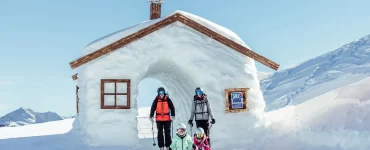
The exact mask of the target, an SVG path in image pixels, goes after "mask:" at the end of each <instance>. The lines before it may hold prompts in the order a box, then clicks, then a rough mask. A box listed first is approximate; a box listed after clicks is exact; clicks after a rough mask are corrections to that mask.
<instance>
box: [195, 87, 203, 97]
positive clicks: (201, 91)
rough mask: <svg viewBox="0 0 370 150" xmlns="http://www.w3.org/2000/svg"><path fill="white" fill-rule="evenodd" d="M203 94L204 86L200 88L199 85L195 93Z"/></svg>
mask: <svg viewBox="0 0 370 150" xmlns="http://www.w3.org/2000/svg"><path fill="white" fill-rule="evenodd" d="M202 94H203V89H202V88H200V87H197V88H196V89H195V95H202Z"/></svg>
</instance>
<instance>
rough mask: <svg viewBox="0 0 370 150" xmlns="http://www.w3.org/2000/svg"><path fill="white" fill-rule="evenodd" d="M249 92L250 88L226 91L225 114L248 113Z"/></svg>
mask: <svg viewBox="0 0 370 150" xmlns="http://www.w3.org/2000/svg"><path fill="white" fill-rule="evenodd" d="M248 90H249V88H230V89H225V98H226V105H225V112H226V113H237V112H244V111H248V103H247V98H248Z"/></svg>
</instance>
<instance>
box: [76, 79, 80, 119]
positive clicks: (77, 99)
mask: <svg viewBox="0 0 370 150" xmlns="http://www.w3.org/2000/svg"><path fill="white" fill-rule="evenodd" d="M78 89H79V87H78V86H77V85H76V110H77V113H78V101H79V98H78Z"/></svg>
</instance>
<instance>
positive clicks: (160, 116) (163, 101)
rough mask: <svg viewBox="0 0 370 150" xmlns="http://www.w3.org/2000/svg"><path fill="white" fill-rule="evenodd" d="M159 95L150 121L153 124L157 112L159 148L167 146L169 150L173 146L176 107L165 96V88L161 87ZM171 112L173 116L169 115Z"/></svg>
mask: <svg viewBox="0 0 370 150" xmlns="http://www.w3.org/2000/svg"><path fill="white" fill-rule="evenodd" d="M157 93H158V95H157V96H156V98H155V99H154V101H153V103H152V107H151V109H150V117H149V119H150V121H151V122H152V123H153V122H154V118H153V116H154V112H156V116H155V120H156V123H157V129H158V136H157V140H158V147H159V148H160V149H164V146H166V148H167V150H169V149H170V148H169V147H170V145H171V123H172V121H173V120H174V119H175V107H174V105H173V103H172V100H171V99H170V98H169V97H168V96H167V95H166V94H165V89H164V88H163V87H159V88H158V89H157ZM170 111H171V116H170V114H169V113H170ZM163 130H164V137H163Z"/></svg>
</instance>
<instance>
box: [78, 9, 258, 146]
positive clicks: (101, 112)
mask: <svg viewBox="0 0 370 150" xmlns="http://www.w3.org/2000/svg"><path fill="white" fill-rule="evenodd" d="M183 14H186V13H183ZM186 15H187V16H188V17H193V18H194V17H196V16H190V15H189V14H186ZM195 19H197V21H203V22H202V23H203V24H207V23H208V25H212V27H213V28H214V29H217V30H222V31H224V33H223V34H225V33H227V34H228V35H227V36H230V35H231V36H232V37H234V39H236V40H238V39H240V38H239V37H237V36H236V35H235V34H234V33H232V32H230V31H229V30H227V29H224V28H222V27H220V26H216V25H214V24H212V23H210V22H207V21H206V20H201V18H199V17H198V18H195ZM157 21H158V20H154V21H150V22H149V23H153V22H157ZM149 23H148V22H146V23H143V24H141V25H138V26H135V27H132V28H129V29H128V30H123V31H120V32H117V33H114V34H112V35H109V36H107V37H104V38H103V39H101V40H99V41H97V42H95V43H93V44H92V45H89V47H88V48H87V49H86V53H90V52H91V50H92V49H95V50H96V49H98V48H100V47H103V46H105V45H107V44H110V43H111V42H114V41H115V40H117V39H118V38H119V37H120V38H122V37H124V36H125V35H127V34H128V33H127V32H130V31H133V30H134V29H135V28H142V27H144V26H148V24H149ZM238 42H239V43H242V41H238ZM80 69H81V70H80V71H79V74H78V86H79V87H80V89H79V95H78V96H79V98H80V104H79V111H80V113H79V115H78V116H77V117H76V120H75V123H74V129H75V130H78V131H79V133H80V134H81V135H83V139H84V140H85V141H86V142H87V143H88V144H90V145H93V146H105V145H110V146H135V145H137V144H140V140H139V138H138V131H137V118H136V117H137V115H138V112H137V102H136V98H137V96H138V84H139V83H140V81H141V80H143V79H145V78H155V79H158V80H160V81H161V82H162V83H163V84H164V85H165V86H166V87H167V89H169V90H171V95H170V96H171V99H172V100H173V103H174V105H175V109H176V120H175V121H174V127H175V126H176V124H178V123H185V124H187V121H188V120H189V117H190V112H189V111H190V107H191V104H192V97H193V95H194V89H195V88H196V87H198V86H199V87H202V88H203V89H204V90H205V93H206V94H207V95H208V98H209V100H210V104H211V105H212V109H213V114H214V117H215V119H216V124H215V125H213V127H212V129H211V131H210V132H211V133H210V134H211V135H212V143H213V144H212V147H214V148H217V147H221V146H222V145H221V144H226V143H227V141H230V140H232V141H233V142H237V141H240V142H241V141H243V138H244V137H245V134H246V133H244V132H241V131H243V130H244V129H246V128H249V127H253V126H255V123H256V122H257V121H258V120H259V116H260V114H261V113H263V110H264V108H265V103H264V100H263V95H262V92H261V91H260V86H259V80H258V79H257V70H256V67H255V61H254V60H252V59H250V58H248V57H246V56H244V55H242V54H240V53H238V52H236V51H235V50H233V49H231V48H229V47H227V46H225V45H223V44H221V43H219V42H217V41H215V40H213V39H210V38H209V37H207V36H205V35H203V34H202V33H199V32H197V31H195V30H194V29H192V28H190V27H188V26H186V25H184V24H182V23H180V22H175V23H173V24H171V25H168V26H166V27H164V28H162V29H160V30H158V31H156V32H154V33H151V34H149V35H147V36H145V37H143V38H141V39H139V40H137V41H135V42H132V43H130V44H128V45H126V46H125V47H122V48H120V49H118V50H116V51H114V52H112V53H110V54H107V55H105V56H102V57H100V58H98V59H95V60H93V61H91V62H89V63H88V64H85V65H84V66H82V67H81V68H80ZM101 79H131V109H129V110H127V109H100V80H101ZM237 87H239V88H243V87H245V88H250V91H249V92H248V107H249V109H250V111H249V112H243V113H228V114H226V113H225V112H224V109H225V99H224V97H225V96H224V89H225V88H237ZM153 90H156V89H153ZM153 99H154V98H153ZM153 99H148V101H152V100H153ZM188 127H189V126H188ZM194 130H195V128H194V129H193V131H194ZM188 133H190V131H188ZM219 141H220V142H219ZM221 141H222V142H221Z"/></svg>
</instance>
